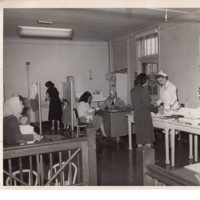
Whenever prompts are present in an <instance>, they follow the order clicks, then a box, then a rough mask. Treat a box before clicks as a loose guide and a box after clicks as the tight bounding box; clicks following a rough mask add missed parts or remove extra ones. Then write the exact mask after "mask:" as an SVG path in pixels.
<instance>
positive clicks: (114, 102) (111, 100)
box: [100, 90, 126, 110]
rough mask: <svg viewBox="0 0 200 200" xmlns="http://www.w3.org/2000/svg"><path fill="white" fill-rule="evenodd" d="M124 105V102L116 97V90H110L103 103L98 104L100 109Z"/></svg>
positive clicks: (118, 107) (117, 107)
mask: <svg viewBox="0 0 200 200" xmlns="http://www.w3.org/2000/svg"><path fill="white" fill-rule="evenodd" d="M125 107H126V104H125V103H124V101H123V100H121V99H120V98H119V97H117V92H116V91H113V90H111V92H110V96H109V97H108V98H107V99H106V100H105V101H104V103H103V104H102V105H101V106H100V109H101V110H104V109H108V110H112V109H116V110H118V109H123V108H125Z"/></svg>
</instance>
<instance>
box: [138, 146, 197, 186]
mask: <svg viewBox="0 0 200 200" xmlns="http://www.w3.org/2000/svg"><path fill="white" fill-rule="evenodd" d="M136 171H137V175H136V182H137V185H144V186H199V185H200V181H198V179H197V175H198V173H197V172H195V171H191V170H188V169H186V168H184V167H183V168H180V169H175V168H173V167H170V166H169V165H166V168H162V167H160V166H158V165H156V164H155V151H154V150H153V149H152V148H150V147H141V148H138V149H137V151H136Z"/></svg>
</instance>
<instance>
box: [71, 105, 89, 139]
mask: <svg viewBox="0 0 200 200" xmlns="http://www.w3.org/2000/svg"><path fill="white" fill-rule="evenodd" d="M73 110H74V115H75V126H76V131H77V137H79V135H80V129H81V128H86V127H87V126H88V125H90V124H89V123H83V122H81V121H80V118H79V116H78V111H77V109H76V108H74V109H73Z"/></svg>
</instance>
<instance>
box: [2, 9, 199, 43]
mask: <svg viewBox="0 0 200 200" xmlns="http://www.w3.org/2000/svg"><path fill="white" fill-rule="evenodd" d="M165 15H166V9H147V8H116V9H115V8H112V9H110V8H107V9H97V8H95V9H73V8H71V9H69V8H68V9H67V8H66V9H65V8H62V9H60V8H57V9H52V8H51V9H43V8H37V9H32V8H30V9H28V8H26V9H17V8H16V9H10V8H9V9H8V8H7V9H4V37H18V36H17V31H16V30H17V29H16V27H17V26H18V25H31V26H33V25H34V26H39V25H38V24H37V20H47V21H52V22H54V23H53V25H51V27H59V28H72V29H73V30H74V40H95V41H107V40H109V39H110V38H113V37H118V36H122V35H124V34H127V33H130V32H134V31H136V30H138V29H140V28H142V27H146V26H150V25H153V24H158V23H166V22H165ZM169 22H177V23H181V22H186V23H189V22H197V23H198V24H199V22H200V9H197V8H193V9H192V8H184V9H183V8H181V9H180V8H170V9H167V23H169Z"/></svg>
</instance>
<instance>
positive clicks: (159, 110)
mask: <svg viewBox="0 0 200 200" xmlns="http://www.w3.org/2000/svg"><path fill="white" fill-rule="evenodd" d="M158 113H159V114H160V115H164V109H163V108H160V107H159V108H158Z"/></svg>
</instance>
